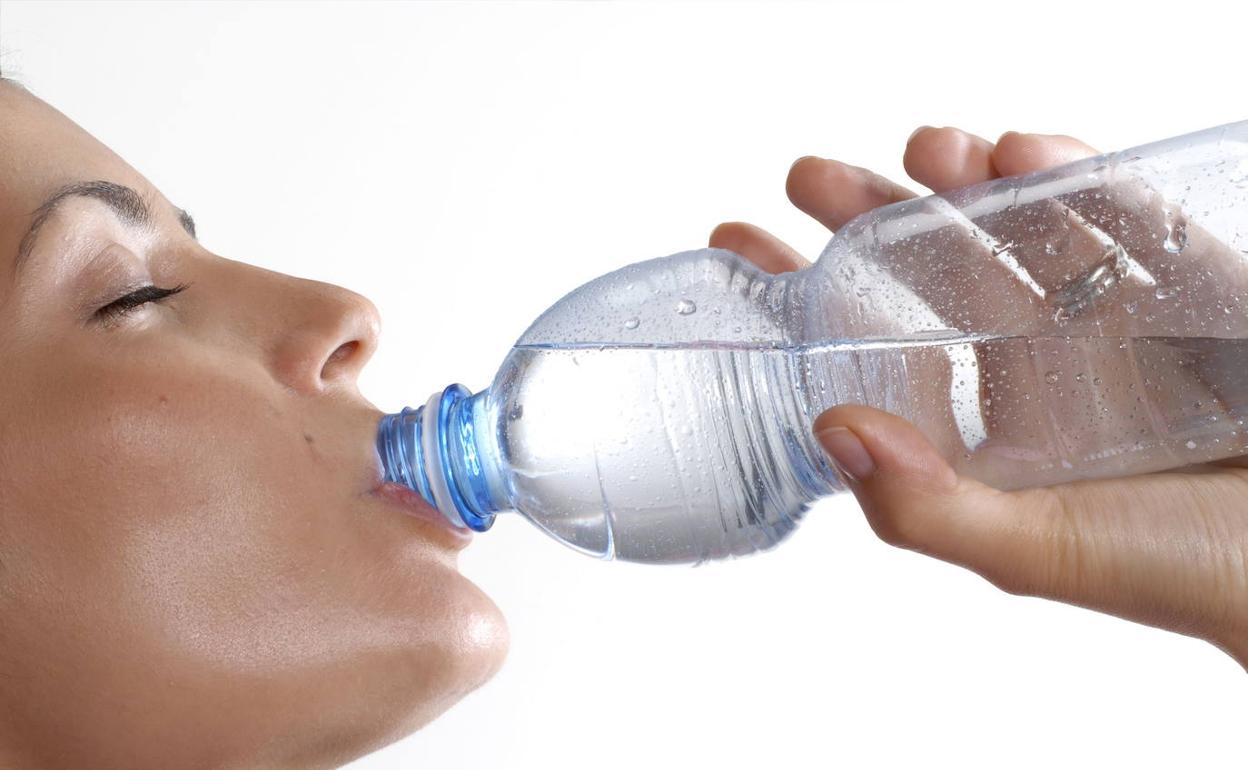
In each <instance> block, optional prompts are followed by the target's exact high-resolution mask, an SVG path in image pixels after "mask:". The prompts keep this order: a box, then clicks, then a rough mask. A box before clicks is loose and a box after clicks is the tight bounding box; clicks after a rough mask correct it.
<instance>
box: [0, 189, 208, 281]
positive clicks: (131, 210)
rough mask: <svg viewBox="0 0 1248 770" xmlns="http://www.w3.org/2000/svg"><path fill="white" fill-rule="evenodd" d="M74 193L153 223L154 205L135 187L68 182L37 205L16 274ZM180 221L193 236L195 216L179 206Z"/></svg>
mask: <svg viewBox="0 0 1248 770" xmlns="http://www.w3.org/2000/svg"><path fill="white" fill-rule="evenodd" d="M74 197H79V198H94V199H96V200H98V201H102V202H103V203H104V204H105V205H107V206H108V207H109V208H110V209H112V211H113V213H114V214H115V215H116V216H117V218H118V219H120V220H121V221H122V222H125V223H126V224H128V225H134V226H136V227H148V226H150V225H151V223H152V219H153V217H152V210H151V208H149V207H148V205H147V202H146V201H145V200H143V196H142V195H140V194H139V193H138V192H137V191H135V190H133V189H132V188H129V187H126V186H125V185H120V184H116V183H114V182H105V181H103V180H96V181H93V182H74V183H72V184H68V185H65V186H64V187H62V188H60V189H59V190H57V191H56V192H54V193H52V195H51V196H49V197H48V199H47V200H45V201H44V202H43V203H41V204H39V208H37V209H35V210H34V212H33V214H32V215H31V217H32V218H31V222H30V229H29V230H27V231H26V235H24V236H23V237H22V242H21V244H20V245H19V246H18V247H17V259H16V260H14V261H13V273H14V274H17V273H19V272H21V270H22V268H23V267H24V266H25V264H26V262H27V259H28V258H29V257H30V252H31V251H33V250H34V248H35V241H36V240H37V239H38V237H39V230H40V229H41V228H42V227H43V225H44V223H45V222H47V221H48V219H49V218H50V217H51V216H52V215H53V214H54V213H56V210H57V208H58V207H59V206H60V205H61V203H62V202H63V201H65V200H66V199H68V198H74ZM178 221H179V222H180V223H181V224H182V229H184V230H186V232H187V233H188V234H189V235H190V236H191V237H192V238H194V237H195V220H194V219H192V218H191V215H190V214H188V213H186V211H184V210H183V209H178Z"/></svg>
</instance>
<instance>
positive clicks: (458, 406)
mask: <svg viewBox="0 0 1248 770" xmlns="http://www.w3.org/2000/svg"><path fill="white" fill-rule="evenodd" d="M487 394H488V391H482V392H481V393H478V394H477V395H475V396H474V395H472V393H471V392H470V391H469V390H468V389H467V388H465V387H464V386H463V385H458V384H455V385H451V386H449V387H447V388H446V389H445V390H443V391H441V392H440V393H434V394H433V395H432V396H430V398H429V400H428V401H427V402H426V403H425V405H424V406H422V407H420V408H418V409H412V408H410V407H404V408H403V410H402V411H401V412H398V413H397V414H388V415H386V416H385V417H383V418H382V420H381V424H380V425H379V426H378V430H377V453H378V455H379V456H380V458H381V464H382V468H383V469H384V472H385V479H386V481H391V482H395V483H398V484H402V485H404V486H406V487H408V488H409V489H413V490H415V491H416V492H418V493H420V496H421V497H423V498H425V500H426V501H428V502H429V504H430V505H432V506H434V507H435V508H437V509H438V510H439V511H441V512H442V515H443V516H445V517H446V518H447V520H448V521H450V522H451V523H452V524H454V525H455V526H457V527H461V528H465V529H473V530H476V531H478V532H484V531H485V530H487V529H489V528H490V526H491V525H492V524H493V523H494V516H495V513H497V512H498V511H500V510H505V509H506V508H507V507H508V506H507V501H506V498H505V497H504V496H503V495H502V494H501V486H502V485H501V482H500V481H499V474H498V472H497V467H496V466H497V453H496V452H495V451H494V450H493V448H492V447H493V443H492V442H485V441H483V439H488V438H489V437H490V435H491V434H490V431H492V430H493V425H492V424H491V422H490V420H489V415H488V414H487V413H486V410H485V409H484V404H485V398H484V397H485V396H486V395H487Z"/></svg>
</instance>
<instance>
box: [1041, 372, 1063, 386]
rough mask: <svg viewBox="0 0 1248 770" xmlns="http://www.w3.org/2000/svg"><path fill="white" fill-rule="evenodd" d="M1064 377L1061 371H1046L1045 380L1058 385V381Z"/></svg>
mask: <svg viewBox="0 0 1248 770" xmlns="http://www.w3.org/2000/svg"><path fill="white" fill-rule="evenodd" d="M1061 378H1062V373H1061V372H1045V374H1044V381H1045V382H1047V383H1049V384H1050V385H1056V384H1057V381H1058V380H1060V379H1061Z"/></svg>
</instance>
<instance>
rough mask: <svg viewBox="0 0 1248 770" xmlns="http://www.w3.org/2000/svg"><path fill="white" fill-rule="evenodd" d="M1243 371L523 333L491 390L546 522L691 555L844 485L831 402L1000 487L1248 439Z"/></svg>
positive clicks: (1037, 352) (1135, 361) (882, 344)
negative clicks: (829, 417) (900, 422)
mask: <svg viewBox="0 0 1248 770" xmlns="http://www.w3.org/2000/svg"><path fill="white" fill-rule="evenodd" d="M1246 370H1248V340H1242V339H1221V338H1207V337H1200V338H1193V337H982V336H980V337H971V336H958V335H955V336H952V337H948V338H943V339H906V340H870V341H863V340H858V341H844V342H828V343H821V344H815V345H805V346H800V347H774V346H770V347H768V346H751V345H750V344H749V343H740V344H720V343H716V344H708V345H705V346H699V345H689V344H682V345H678V346H662V345H596V344H575V345H554V346H543V345H525V346H517V348H516V349H514V350H513V352H512V355H511V356H510V357H509V359H508V364H507V365H505V366H504V367H503V369H502V371H501V372H500V375H499V379H498V380H496V382H495V387H494V391H495V398H496V399H497V400H498V405H497V407H496V408H498V409H499V410H500V411H499V413H500V414H502V415H505V416H506V417H505V418H504V421H503V422H504V425H503V427H502V428H501V433H502V436H503V438H502V446H501V447H500V448H501V450H502V452H503V454H504V458H505V462H506V463H507V465H508V466H509V467H510V469H511V471H512V472H513V474H514V476H513V478H514V483H515V487H516V492H517V495H518V497H517V501H518V506H517V507H518V508H520V509H521V510H526V508H527V509H528V510H533V511H540V513H538V514H532V515H531V518H533V520H534V521H535V523H537V524H538V525H540V526H543V527H544V528H546V529H548V530H549V531H550V532H551V533H552V534H554V535H555V536H556V537H558V538H560V539H561V540H564V541H565V542H569V543H570V544H572V545H574V546H575V547H578V548H580V549H582V550H585V551H588V552H591V553H594V554H596V555H599V556H604V557H611V556H619V557H620V558H628V559H633V560H641V561H660V562H662V561H698V560H703V559H711V558H719V557H722V556H727V555H734V554H743V553H748V552H751V551H755V550H761V549H765V548H769V547H770V546H772V545H774V544H775V543H777V542H778V541H779V540H781V539H783V538H784V537H785V536H786V535H787V534H788V533H789V532H790V531H791V530H792V529H793V528H794V527H795V525H796V522H797V521H798V519H800V517H801V516H802V513H803V512H804V511H805V509H806V507H807V506H808V505H809V503H810V502H811V501H812V500H814V499H815V498H817V497H820V496H822V495H826V494H828V493H829V492H832V491H835V490H836V489H838V488H840V487H841V486H842V481H841V479H839V478H838V477H837V475H836V472H835V471H834V470H833V469H832V468H831V466H830V465H829V464H828V463H827V460H826V457H825V456H824V454H823V453H822V451H821V450H820V448H819V447H818V445H817V444H816V443H815V441H814V438H813V436H812V431H811V428H812V425H813V423H814V420H815V418H816V417H817V416H818V415H819V414H820V413H821V412H823V411H824V410H825V409H827V408H829V407H832V406H835V405H837V404H852V403H864V404H872V405H875V406H877V407H879V408H882V409H885V410H886V411H889V412H893V413H895V414H899V415H901V416H903V417H905V418H907V419H909V420H910V421H911V422H913V423H914V424H915V425H916V426H917V427H918V428H919V429H920V430H921V431H923V433H924V434H925V435H926V436H927V437H928V438H929V439H930V440H931V441H932V442H933V443H934V444H935V445H936V446H937V448H938V449H939V450H940V451H941V452H942V454H944V456H945V457H948V458H950V459H951V461H952V462H953V463H954V465H955V467H956V468H957V469H958V470H959V472H962V473H967V474H970V475H972V476H975V477H977V478H979V479H981V480H983V481H986V482H988V483H990V484H993V485H994V486H997V487H999V488H1003V489H1008V488H1013V487H1018V486H1029V485H1036V484H1045V483H1051V482H1052V481H1055V480H1061V479H1068V478H1070V477H1071V476H1072V475H1074V476H1080V477H1099V476H1109V475H1119V474H1122V473H1130V472H1143V471H1149V470H1156V469H1160V468H1165V467H1173V466H1176V465H1183V464H1186V463H1193V462H1203V461H1208V460H1213V459H1219V458H1223V457H1227V456H1230V455H1234V454H1240V453H1243V452H1246V451H1248V435H1246V434H1245V429H1244V425H1245V422H1244V421H1245V419H1246V418H1248V380H1245V378H1244V377H1243V376H1242V373H1243V372H1244V371H1246ZM525 501H532V502H533V503H534V505H532V506H526V505H525V504H524V503H525ZM538 503H540V505H539V504H538ZM625 549H626V552H625Z"/></svg>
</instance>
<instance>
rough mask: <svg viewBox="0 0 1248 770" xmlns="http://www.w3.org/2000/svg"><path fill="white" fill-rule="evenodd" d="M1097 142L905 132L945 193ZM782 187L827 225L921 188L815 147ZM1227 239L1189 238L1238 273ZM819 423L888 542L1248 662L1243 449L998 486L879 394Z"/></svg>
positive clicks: (734, 226) (765, 237) (912, 155)
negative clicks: (1097, 475)
mask: <svg viewBox="0 0 1248 770" xmlns="http://www.w3.org/2000/svg"><path fill="white" fill-rule="evenodd" d="M1096 154H1098V153H1097V151H1095V150H1093V149H1092V148H1091V147H1089V146H1088V145H1086V144H1084V143H1082V142H1080V141H1079V140H1077V139H1073V138H1071V137H1069V136H1054V135H1042V134H1022V133H1017V132H1013V131H1010V132H1007V133H1005V134H1003V135H1002V136H1001V137H1000V138H999V139H998V140H997V141H996V142H991V141H988V140H987V139H984V138H982V137H978V136H975V135H973V134H970V133H967V132H965V131H961V130H959V129H956V128H951V127H945V128H934V127H930V126H922V127H920V128H919V129H918V130H916V131H915V132H914V134H912V135H911V137H910V139H909V140H908V141H907V143H906V148H905V154H904V158H903V160H904V167H905V169H906V173H907V174H908V175H909V176H910V177H911V178H912V179H913V180H914V181H915V182H918V183H919V184H921V185H924V186H926V187H927V188H929V189H930V190H931V191H932V192H936V193H939V192H942V191H945V190H950V189H954V188H957V187H962V186H965V185H969V184H974V183H977V182H982V181H985V180H988V179H993V178H996V177H1000V176H1013V175H1017V174H1025V173H1029V172H1032V171H1037V170H1041V169H1045V168H1050V167H1053V166H1057V165H1061V164H1063V163H1067V162H1070V161H1073V160H1077V159H1079V158H1084V157H1088V156H1092V155H1096ZM787 189H788V195H789V198H790V199H791V200H792V201H793V203H794V204H795V205H796V206H797V207H798V208H800V209H801V210H802V211H804V212H806V213H807V214H809V215H810V216H812V217H814V218H815V219H816V220H818V221H819V222H821V223H823V224H824V225H825V226H827V227H828V229H829V230H836V229H838V228H840V227H841V226H842V225H843V224H845V223H846V222H847V221H849V220H850V219H852V218H853V217H855V216H857V215H859V214H861V213H863V212H866V211H869V210H871V209H874V208H876V207H878V206H882V205H886V204H889V203H895V202H897V201H901V200H905V199H907V198H911V197H914V196H915V195H916V193H915V192H913V191H911V190H910V189H908V188H906V187H903V186H902V185H899V184H897V183H895V182H892V181H890V180H888V179H885V178H884V177H882V176H879V175H878V174H875V173H873V172H871V171H868V170H867V169H864V168H859V167H855V166H851V165H848V164H846V163H842V162H839V161H836V160H830V159H823V158H815V157H805V158H801V159H799V160H798V161H797V162H796V163H794V164H793V167H792V168H791V169H790V171H789V176H788V183H787ZM1124 194H1125V195H1130V194H1132V191H1130V190H1128V191H1125V192H1124ZM710 245H711V246H716V247H720V248H726V249H731V250H733V251H736V252H737V253H739V254H741V255H743V256H745V257H747V258H749V259H751V260H752V261H754V262H755V263H756V264H758V265H759V266H760V267H762V268H764V269H766V270H769V271H771V272H785V271H789V270H797V269H801V268H803V267H806V266H807V265H808V264H809V263H808V262H807V261H806V260H805V259H803V258H802V256H801V255H800V254H799V253H798V252H797V251H796V250H794V249H793V248H791V247H789V246H788V245H786V244H785V243H784V242H783V241H781V240H780V239H778V238H776V237H775V236H773V235H771V234H770V233H768V232H766V231H764V230H762V229H761V228H758V227H755V226H753V225H749V224H745V223H740V222H729V223H725V224H722V225H720V226H719V227H717V228H715V230H714V232H713V233H712V234H711V238H710ZM1225 251H1226V249H1225V247H1221V246H1220V245H1219V244H1207V245H1206V246H1203V247H1202V246H1200V245H1197V246H1196V247H1194V253H1195V254H1198V255H1199V257H1198V258H1199V259H1201V260H1202V261H1203V262H1206V263H1208V264H1209V266H1210V268H1211V269H1223V270H1225V271H1227V274H1228V275H1231V274H1233V273H1234V272H1235V270H1236V269H1238V266H1239V265H1240V264H1241V263H1242V256H1241V255H1239V254H1237V253H1234V254H1231V255H1230V257H1232V258H1230V259H1223V257H1226V256H1227V254H1226V253H1224V252H1225ZM1235 280H1238V278H1236V279H1235ZM1188 385H1192V383H1184V384H1182V385H1178V384H1176V387H1186V386H1188ZM814 430H815V434H816V436H817V437H818V438H819V440H820V441H821V443H822V445H823V446H824V448H825V450H826V451H827V452H828V453H829V455H830V456H831V457H832V458H833V460H834V461H835V462H836V463H837V464H838V466H839V467H840V469H841V470H842V471H843V473H844V474H845V475H846V476H847V477H848V479H849V486H850V489H851V490H852V491H853V493H854V494H855V496H856V497H857V499H858V502H859V504H860V505H861V506H862V509H863V511H864V512H865V514H866V516H867V519H868V520H869V522H870V524H871V526H872V528H873V529H874V530H875V532H876V533H877V534H878V535H879V536H880V537H881V538H882V539H883V540H884V541H886V542H888V543H890V544H893V545H896V546H900V547H902V548H908V549H911V550H915V551H919V552H921V553H924V554H927V555H930V556H933V557H936V558H938V559H943V560H945V561H948V562H952V563H954V564H959V565H961V566H963V567H966V568H968V569H970V570H973V571H974V572H976V573H978V574H980V575H982V576H983V577H985V578H987V579H988V580H989V581H991V582H992V583H993V584H994V585H996V586H998V587H999V588H1001V589H1003V590H1005V591H1007V592H1009V593H1012V594H1019V595H1026V596H1039V597H1044V598H1048V599H1054V600H1057V601H1062V602H1067V603H1070V604H1076V605H1079V606H1083V607H1087V608H1091V609H1095V610H1099V611H1101V612H1106V613H1109V614H1112V615H1117V616H1119V617H1123V618H1127V619H1130V620H1134V621H1138V622H1140V623H1145V624H1148V625H1153V626H1157V627H1159V628H1165V629H1169V630H1171V631H1176V632H1178V633H1183V634H1189V635H1191V636H1195V637H1198V638H1200V639H1205V640H1207V641H1209V642H1211V643H1212V644H1214V645H1216V646H1217V647H1219V648H1220V649H1222V650H1224V651H1225V652H1227V653H1228V654H1230V655H1231V656H1232V657H1234V658H1235V660H1236V661H1238V662H1239V663H1240V664H1241V665H1243V666H1244V667H1245V668H1248V470H1246V469H1245V467H1244V466H1248V461H1245V460H1244V459H1243V458H1236V459H1233V460H1227V461H1222V462H1218V463H1207V464H1200V465H1192V466H1188V467H1186V468H1182V469H1179V470H1174V471H1167V472H1162V473H1149V474H1143V475H1135V476H1129V477H1120V478H1114V479H1104V480H1095V481H1079V482H1075V483H1069V484H1059V485H1054V486H1047V487H1039V488H1030V489H1020V490H1014V491H999V490H997V489H994V488H993V487H990V486H988V485H986V484H983V483H980V482H978V481H976V480H974V479H971V478H967V477H965V476H960V475H959V474H958V473H957V472H956V470H955V469H954V468H953V467H952V466H951V465H950V464H949V463H948V462H947V461H946V460H945V459H944V458H945V455H942V453H941V452H940V451H938V449H937V448H936V447H935V446H934V445H933V443H932V441H931V440H929V437H928V436H927V435H925V434H924V433H923V432H921V431H920V430H919V429H918V428H916V427H915V426H914V425H912V424H911V423H909V422H907V421H906V420H904V419H902V418H900V417H897V416H895V415H891V414H888V413H886V412H882V411H879V410H877V409H873V408H871V407H867V406H863V405H856V404H845V405H839V406H837V407H834V408H832V409H830V410H828V411H827V412H824V413H823V414H822V415H820V416H819V418H818V419H817V421H816V422H815V426H814Z"/></svg>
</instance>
